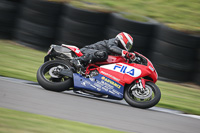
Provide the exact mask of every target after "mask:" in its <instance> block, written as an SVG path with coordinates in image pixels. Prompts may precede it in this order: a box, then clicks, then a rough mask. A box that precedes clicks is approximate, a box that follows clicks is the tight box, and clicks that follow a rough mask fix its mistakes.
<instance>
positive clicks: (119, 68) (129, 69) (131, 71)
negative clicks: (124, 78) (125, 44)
mask: <svg viewBox="0 0 200 133" xmlns="http://www.w3.org/2000/svg"><path fill="white" fill-rule="evenodd" d="M101 67H102V68H105V69H108V70H112V71H116V72H120V73H122V74H128V75H130V76H132V77H138V76H140V75H141V73H142V72H141V70H140V69H138V68H135V67H133V66H129V65H126V64H123V63H117V64H109V65H103V66H101Z"/></svg>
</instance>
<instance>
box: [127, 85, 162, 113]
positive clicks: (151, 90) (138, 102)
mask: <svg viewBox="0 0 200 133" xmlns="http://www.w3.org/2000/svg"><path fill="white" fill-rule="evenodd" d="M124 98H125V100H126V102H127V103H128V104H129V105H131V106H133V107H137V108H143V109H145V108H150V107H153V106H155V105H156V104H157V103H158V102H159V101H160V98H161V92H160V90H159V88H158V87H157V86H156V85H155V84H154V83H152V82H146V85H145V89H144V91H142V90H141V89H140V88H138V87H137V86H136V85H135V84H131V85H128V86H127V87H126V88H125V94H124Z"/></svg>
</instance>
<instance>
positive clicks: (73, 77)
mask: <svg viewBox="0 0 200 133" xmlns="http://www.w3.org/2000/svg"><path fill="white" fill-rule="evenodd" d="M135 53H136V58H138V59H140V61H138V62H136V61H133V60H131V59H126V58H124V57H122V56H113V55H109V56H108V59H107V60H106V61H102V62H95V63H89V64H87V65H86V66H85V70H84V71H83V70H81V69H80V70H78V71H75V72H74V71H73V69H72V68H73V67H72V66H71V64H70V60H71V59H73V58H75V57H80V56H82V55H83V54H82V53H81V51H80V49H79V48H78V47H76V46H71V45H65V44H62V45H61V46H59V45H51V46H50V49H49V51H48V53H47V55H46V56H45V58H44V64H43V65H42V66H41V67H40V68H39V69H38V71H37V81H38V83H39V84H40V85H41V86H42V87H43V88H44V89H46V90H50V91H55V92H62V91H74V92H75V93H80V92H83V93H87V94H90V95H93V96H96V97H102V98H110V99H115V100H123V99H125V101H126V102H127V103H128V104H129V105H131V106H133V107H137V108H143V109H145V108H150V107H153V106H155V105H156V104H157V103H158V102H159V101H160V98H161V92H160V89H159V88H158V87H157V86H156V84H155V83H156V81H157V78H158V74H157V72H156V70H155V68H154V66H153V64H152V63H151V61H150V60H149V59H147V58H146V57H145V56H143V55H142V54H140V53H137V52H135Z"/></svg>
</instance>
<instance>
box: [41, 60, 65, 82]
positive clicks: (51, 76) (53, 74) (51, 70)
mask: <svg viewBox="0 0 200 133" xmlns="http://www.w3.org/2000/svg"><path fill="white" fill-rule="evenodd" d="M58 68H60V69H62V68H64V69H69V66H67V65H66V64H63V63H53V64H49V65H47V66H46V67H45V68H44V69H43V71H42V76H43V77H44V78H45V79H46V80H47V81H49V82H64V81H66V80H67V79H69V77H67V76H60V75H58V71H57V69H58Z"/></svg>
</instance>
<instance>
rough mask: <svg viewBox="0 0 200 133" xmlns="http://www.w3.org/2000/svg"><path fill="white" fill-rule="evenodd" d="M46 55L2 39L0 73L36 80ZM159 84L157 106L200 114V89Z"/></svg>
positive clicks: (0, 43)
mask: <svg viewBox="0 0 200 133" xmlns="http://www.w3.org/2000/svg"><path fill="white" fill-rule="evenodd" d="M45 55H46V53H45V52H41V51H37V50H34V49H31V48H27V47H24V46H21V45H17V44H16V43H14V42H11V41H0V57H1V58H0V62H1V64H0V75H2V76H7V77H14V78H19V79H25V80H30V81H36V72H37V69H38V68H39V67H40V66H41V65H42V64H43V58H44V56H45ZM157 85H158V87H159V88H160V89H161V92H162V97H161V101H160V102H159V104H158V105H157V106H159V107H164V108H170V109H176V110H181V111H183V112H185V113H191V114H198V115H200V89H195V88H191V87H185V86H182V85H178V84H175V83H168V82H162V81H158V82H157ZM198 87H199V86H198ZM199 88H200V87H199Z"/></svg>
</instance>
